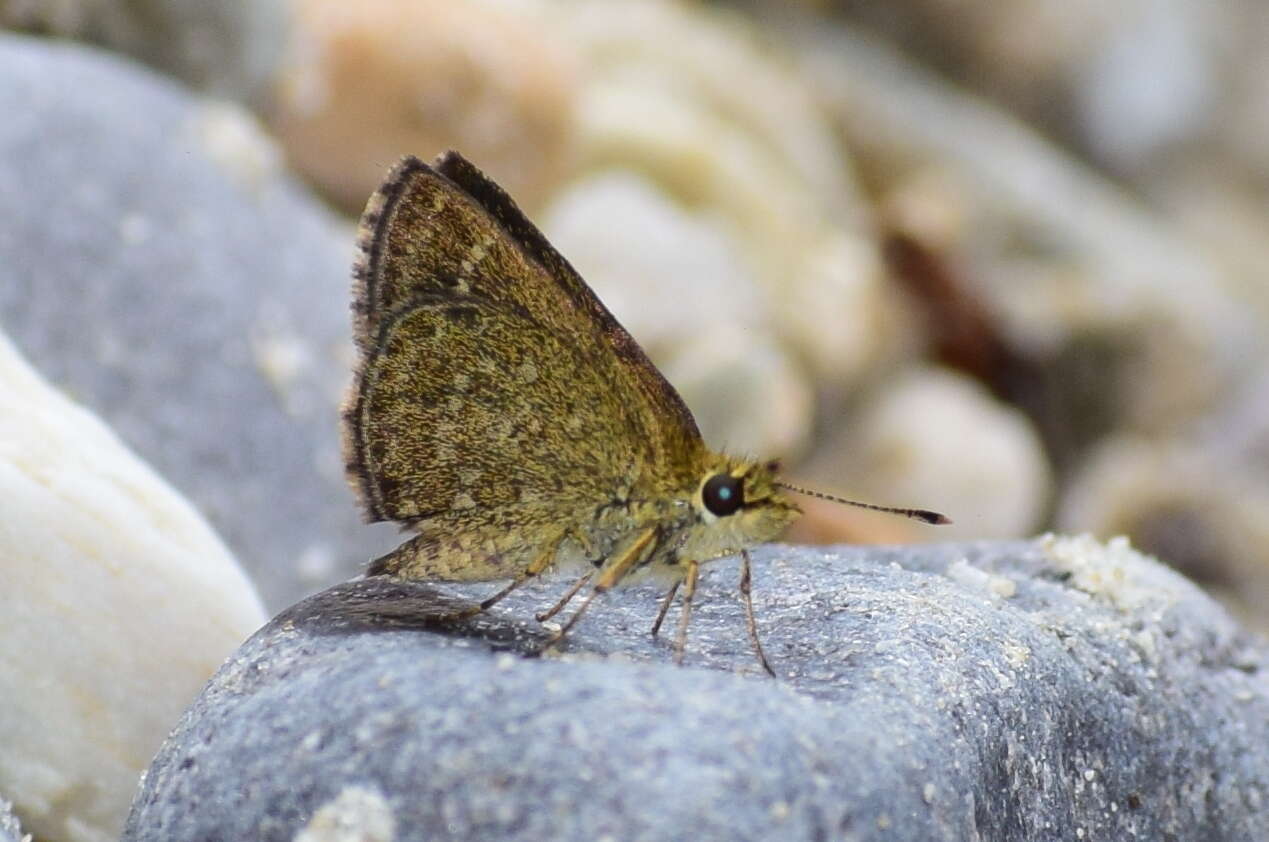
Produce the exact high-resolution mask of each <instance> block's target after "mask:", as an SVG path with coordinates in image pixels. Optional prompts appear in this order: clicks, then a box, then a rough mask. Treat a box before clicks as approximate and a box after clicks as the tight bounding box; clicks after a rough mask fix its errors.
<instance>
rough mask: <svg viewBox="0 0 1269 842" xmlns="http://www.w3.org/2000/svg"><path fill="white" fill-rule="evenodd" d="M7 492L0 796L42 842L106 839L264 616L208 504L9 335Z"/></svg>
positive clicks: (1, 561)
mask: <svg viewBox="0 0 1269 842" xmlns="http://www.w3.org/2000/svg"><path fill="white" fill-rule="evenodd" d="M0 499H3V500H4V516H3V518H0V571H3V572H2V573H0V576H2V579H0V617H3V618H4V622H3V623H0V745H3V746H4V750H3V751H2V752H0V792H3V793H5V795H6V796H8V797H9V798H11V799H13V802H14V805H15V811H16V813H17V814H18V815H19V816H20V817H21V819H22V821H23V824H24V825H25V826H26V827H27V829H29V830H30V831H32V832H33V833H35V834H36V835H38V836H39V838H41V839H50V840H52V839H57V840H65V842H107V841H108V840H113V839H115V838H116V837H117V835H118V832H119V830H120V828H121V827H122V824H123V819H124V816H125V814H126V812H127V809H128V805H129V803H130V802H131V799H132V795H133V790H134V788H135V786H136V782H137V779H138V777H139V775H140V774H141V773H142V772H143V771H144V770H145V768H146V766H147V765H148V764H149V761H150V758H151V756H152V755H153V753H154V752H155V751H156V750H157V748H158V746H159V743H160V742H161V741H162V739H163V737H164V736H165V735H166V734H167V732H168V730H169V729H170V728H171V727H172V725H173V724H174V723H175V722H176V720H177V718H178V717H179V715H180V713H181V711H182V710H183V709H184V707H185V706H186V705H187V704H188V703H189V702H190V701H191V700H192V699H193V697H194V696H195V694H196V693H197V692H198V689H199V687H200V686H201V685H202V683H203V682H204V681H206V680H207V678H208V677H210V676H211V674H212V672H213V671H214V670H215V669H216V667H217V666H218V665H219V664H220V662H221V660H222V659H223V658H224V657H226V656H227V655H228V654H229V653H230V652H232V651H233V649H234V648H235V647H236V646H237V645H238V644H239V643H240V642H241V641H242V640H243V639H244V638H245V637H247V636H248V635H249V634H250V633H251V632H252V631H254V630H255V629H256V628H257V627H258V626H259V625H260V624H261V623H262V622H263V620H264V612H263V609H262V608H261V605H260V601H259V599H258V598H257V597H256V594H255V592H254V590H253V589H252V586H251V584H250V583H249V582H248V581H247V580H246V578H245V577H244V575H243V573H242V571H241V570H240V569H239V567H238V566H237V564H236V563H235V561H234V559H233V558H232V557H231V556H230V554H229V552H228V550H226V549H225V547H224V545H223V544H222V543H221V542H220V540H219V539H218V538H217V537H216V535H215V534H214V533H213V532H212V531H211V529H210V528H209V527H208V526H207V524H206V523H205V522H204V521H203V519H202V518H201V517H200V516H199V515H198V513H197V512H195V511H194V509H193V508H192V507H191V506H190V505H189V504H188V503H187V502H186V501H185V500H184V499H183V498H181V497H180V495H179V494H177V493H176V492H175V491H174V490H173V489H172V488H171V487H169V486H168V485H167V484H166V483H165V482H164V481H163V480H162V479H161V478H159V477H158V476H156V475H155V474H154V473H153V472H152V471H151V470H150V469H149V468H147V467H146V466H145V465H144V464H142V463H141V462H140V461H139V460H138V459H137V458H136V457H135V456H134V455H133V454H132V453H131V452H130V451H128V450H127V448H125V447H124V445H123V444H121V443H120V442H119V440H118V439H117V438H115V436H114V434H113V433H111V432H110V431H109V430H108V429H107V428H106V427H105V426H104V425H103V424H102V423H101V422H100V421H98V420H97V419H96V418H95V417H94V416H93V415H91V414H90V413H88V412H86V411H85V410H83V409H81V408H79V407H78V406H76V405H75V404H73V403H72V402H70V401H69V400H67V399H66V398H65V397H64V396H62V395H61V394H60V393H58V392H57V391H55V390H54V389H52V388H50V387H49V386H48V385H47V384H46V383H45V382H44V381H43V380H42V379H41V378H40V377H39V376H38V375H37V374H36V373H35V372H34V371H33V370H32V369H31V368H30V367H29V366H28V365H27V364H26V362H25V361H23V360H22V358H21V357H20V356H19V355H18V353H17V351H16V350H15V349H14V348H13V346H12V345H10V344H9V342H8V340H7V339H5V338H4V337H2V336H0Z"/></svg>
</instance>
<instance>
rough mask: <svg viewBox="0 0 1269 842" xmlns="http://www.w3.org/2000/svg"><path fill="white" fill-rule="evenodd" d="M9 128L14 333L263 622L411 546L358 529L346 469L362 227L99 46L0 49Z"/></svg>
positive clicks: (8, 239) (157, 80) (0, 100)
mask: <svg viewBox="0 0 1269 842" xmlns="http://www.w3.org/2000/svg"><path fill="white" fill-rule="evenodd" d="M0 111H3V112H5V113H7V114H8V115H9V116H8V117H7V118H6V119H4V120H0V159H3V160H5V161H10V162H21V163H20V165H18V166H7V167H4V168H0V215H3V216H4V218H5V219H7V220H9V222H8V223H7V224H6V225H4V226H0V325H3V327H4V328H5V329H6V330H7V331H8V332H9V333H10V334H11V335H12V337H13V339H14V342H15V344H17V345H18V346H19V347H20V348H21V349H22V351H23V352H24V353H25V355H26V356H27V357H28V358H29V359H30V360H31V362H32V364H33V365H34V366H35V367H36V368H38V369H39V370H40V371H41V372H42V373H43V374H45V375H47V376H48V377H49V378H50V379H51V380H52V381H53V382H54V383H56V384H57V385H58V386H60V387H61V388H63V389H65V390H66V391H67V392H69V393H70V394H71V395H72V396H74V397H75V398H76V399H77V400H80V401H82V402H83V403H84V404H85V405H86V406H88V407H90V408H91V409H93V410H94V411H96V412H97V413H99V414H100V415H101V416H102V417H103V418H104V419H105V420H106V421H107V422H108V423H109V424H110V425H111V426H112V427H113V428H114V429H115V430H117V431H118V433H119V435H120V436H121V437H122V438H123V439H124V440H125V441H126V442H127V443H128V444H129V445H130V446H131V447H132V448H134V449H135V450H136V451H137V453H139V454H140V455H141V456H142V457H143V458H145V459H146V460H147V461H148V462H150V463H151V464H152V465H154V466H155V468H156V469H157V470H158V471H159V472H160V473H162V474H163V475H164V476H165V477H167V478H168V479H169V480H170V481H171V482H172V483H173V484H174V485H175V486H176V487H178V488H179V489H181V490H182V491H183V492H184V493H186V494H188V495H189V497H190V499H191V500H193V501H194V502H195V504H196V505H197V506H198V507H199V508H200V509H201V510H202V512H203V513H204V514H205V515H206V516H207V517H208V519H209V520H210V521H211V522H212V523H213V524H214V525H215V527H216V528H217V530H218V531H219V532H220V533H221V535H222V536H223V537H224V539H225V541H226V542H227V543H228V544H229V546H230V547H231V548H232V549H233V550H234V552H235V553H236V555H237V556H238V557H239V559H240V560H241V562H242V563H243V565H244V566H245V567H246V568H247V569H248V570H249V571H250V573H251V576H252V578H253V579H254V580H255V582H256V584H257V585H258V587H259V588H260V591H261V593H262V595H263V596H264V599H265V602H266V604H268V605H270V606H273V607H275V608H276V607H278V606H281V605H286V604H288V603H289V602H291V601H293V600H294V599H297V598H298V597H299V596H301V595H302V594H304V593H307V592H309V591H311V590H312V589H313V588H316V587H319V586H321V585H323V584H328V583H330V582H334V581H338V580H339V579H342V578H346V577H347V576H349V575H352V574H353V573H355V572H357V571H358V570H359V569H360V565H361V564H363V563H364V562H365V561H366V560H368V559H369V558H370V557H371V556H372V555H373V554H375V553H376V552H380V551H382V550H383V549H384V548H386V546H387V545H388V544H390V543H391V542H392V541H393V539H394V537H395V536H394V534H393V533H394V532H395V530H392V529H383V530H379V531H378V532H376V530H373V529H370V528H369V527H366V526H364V525H363V524H362V523H361V522H360V517H359V514H358V512H357V511H356V508H355V506H354V504H353V500H352V496H351V494H350V493H349V491H348V488H347V486H346V484H345V480H344V476H343V465H342V461H341V459H340V456H339V432H338V423H337V420H338V412H337V407H338V403H339V400H340V397H341V394H342V392H343V389H344V388H345V386H346V384H347V382H348V379H349V376H350V375H349V371H350V366H351V359H352V354H351V350H352V349H351V341H350V337H349V327H348V300H349V292H348V288H349V276H348V271H349V269H348V267H349V265H350V262H351V258H352V241H353V235H352V232H351V230H349V229H348V228H346V227H344V226H341V225H338V224H336V223H335V221H334V219H333V218H332V217H331V216H330V214H328V213H327V212H326V211H325V209H324V208H322V207H321V206H320V205H319V204H318V203H317V202H316V201H315V200H314V199H313V197H312V196H311V195H310V194H309V193H308V192H307V191H306V190H305V189H304V188H303V187H301V186H300V185H298V184H297V183H296V182H295V181H294V179H292V178H291V177H290V176H289V175H287V173H286V172H285V171H284V170H282V169H280V161H281V158H280V156H278V155H277V154H276V150H275V148H274V146H273V144H272V143H271V141H270V140H269V139H268V138H267V136H265V135H263V134H262V133H261V132H260V130H259V128H258V126H257V125H256V124H255V123H254V121H253V120H252V119H251V117H250V116H249V115H248V114H247V113H246V112H244V111H242V110H241V109H240V108H237V107H233V106H230V105H226V104H224V103H223V102H215V103H208V102H207V101H204V100H200V99H198V98H196V97H193V96H191V95H190V94H189V93H188V92H187V91H185V90H184V89H182V88H180V87H178V86H176V85H174V84H173V83H171V82H170V81H168V80H165V79H163V78H161V77H158V76H156V75H154V74H153V73H151V72H149V71H146V70H144V69H142V68H139V67H138V66H136V65H134V64H132V63H130V62H127V61H125V60H122V59H119V58H117V57H114V56H111V55H108V54H105V53H102V52H100V51H98V50H95V49H90V48H86V47H82V46H79V45H75V44H64V43H56V42H52V41H47V40H40V39H32V38H25V37H18V36H13V35H3V36H0ZM138 115H144V117H145V119H138Z"/></svg>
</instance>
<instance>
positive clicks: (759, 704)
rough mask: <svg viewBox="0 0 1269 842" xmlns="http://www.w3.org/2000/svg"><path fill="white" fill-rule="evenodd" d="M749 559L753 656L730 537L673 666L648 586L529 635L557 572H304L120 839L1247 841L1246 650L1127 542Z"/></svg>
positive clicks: (1254, 762)
mask: <svg viewBox="0 0 1269 842" xmlns="http://www.w3.org/2000/svg"><path fill="white" fill-rule="evenodd" d="M754 557H755V565H754V588H755V602H756V607H757V610H758V622H759V626H760V628H761V630H762V634H763V637H764V640H765V644H766V647H767V652H768V654H769V656H770V657H771V660H772V663H773V664H774V666H775V669H776V671H777V672H778V673H780V676H781V677H780V678H779V679H778V680H771V679H769V678H766V677H765V676H763V675H762V674H761V673H760V672H759V670H758V668H757V665H756V662H755V659H754V656H753V654H752V652H751V650H750V647H749V644H748V641H747V637H746V633H745V625H744V619H743V611H742V609H741V606H740V603H739V600H738V598H737V597H736V587H735V585H736V583H735V576H736V566H735V562H734V560H724V561H719V562H716V563H714V564H711V565H709V566H708V567H707V568H706V572H705V574H704V575H703V576H702V583H701V588H700V590H699V592H698V605H697V608H696V613H695V614H694V618H693V620H694V621H693V623H692V627H691V633H690V636H689V640H688V651H687V658H686V665H685V666H684V667H683V668H676V667H675V666H673V664H672V659H671V644H670V641H669V640H667V639H666V636H664V635H663V636H662V638H661V639H652V638H650V637H649V635H648V634H647V629H648V626H649V624H650V622H651V619H652V616H653V615H654V613H655V611H656V606H657V599H658V596H659V594H658V592H657V591H656V590H654V589H649V588H646V587H631V588H624V589H620V590H617V591H614V592H611V593H610V594H608V595H607V598H606V599H605V600H604V601H603V602H600V603H597V604H596V605H594V606H592V608H591V611H590V613H588V614H587V615H586V618H585V619H584V620H583V621H582V622H581V623H580V624H579V626H578V627H577V628H576V629H575V630H574V631H573V633H572V634H571V635H570V636H569V637H568V638H566V640H565V642H564V643H563V644H561V646H560V647H559V651H558V652H550V653H547V654H546V655H545V656H543V657H540V658H525V657H521V656H522V655H523V654H525V653H528V652H532V651H534V650H535V649H536V648H537V647H539V646H540V645H541V642H542V640H543V639H544V637H545V635H546V632H545V631H543V630H542V628H541V627H540V626H538V625H537V624H536V623H535V622H533V620H532V616H533V612H534V610H535V609H539V608H542V607H544V606H546V605H549V604H551V602H553V601H554V598H555V597H556V596H557V595H558V593H559V592H560V591H561V590H562V588H563V586H564V584H565V583H564V582H563V581H561V580H552V581H547V582H542V583H534V584H531V585H529V586H527V587H525V588H524V589H523V590H522V591H521V592H517V593H516V594H513V596H512V597H510V598H509V599H508V600H506V601H505V602H504V603H502V604H500V605H499V606H497V607H496V608H495V609H493V610H492V611H491V612H490V613H488V614H485V615H479V616H476V617H474V618H471V619H469V620H466V621H453V620H449V621H447V620H445V619H444V615H445V614H446V613H449V612H452V611H454V610H455V608H456V607H458V606H459V605H461V604H463V603H462V602H461V599H465V598H474V597H479V596H482V595H484V594H487V593H488V592H489V591H490V590H491V587H490V586H489V585H484V586H481V587H475V586H469V587H462V588H458V587H454V586H445V587H443V588H442V587H439V586H435V585H429V584H421V583H405V582H397V581H394V580H390V579H365V580H358V581H353V582H349V583H346V584H343V585H338V586H336V587H334V588H332V589H330V590H328V591H326V592H324V593H322V594H319V595H317V596H314V597H311V598H310V599H308V600H306V601H304V602H302V603H300V604H299V605H296V606H295V607H293V608H291V609H289V610H288V611H286V612H284V613H283V614H281V615H280V616H278V617H277V618H276V619H274V620H273V621H272V622H271V623H270V624H269V625H268V626H267V627H265V628H264V629H263V630H261V631H260V632H259V633H258V634H257V635H256V636H255V637H253V638H252V639H251V640H250V641H248V642H247V643H246V644H245V645H244V646H243V647H242V649H241V650H240V651H239V652H238V653H237V654H236V655H235V656H234V657H232V658H231V659H230V660H229V661H228V662H227V663H226V664H225V666H224V667H223V668H222V669H221V671H220V672H219V673H218V674H217V676H216V677H215V678H214V679H213V680H212V681H211V682H210V684H209V685H208V687H207V688H206V690H205V691H204V693H203V695H202V696H201V698H199V699H198V700H197V701H196V702H195V704H194V705H193V706H192V707H191V708H190V710H189V711H188V712H187V713H186V715H185V717H184V718H183V719H182V721H181V722H180V724H179V725H178V726H177V728H176V729H175V731H174V732H173V734H172V736H171V737H170V739H169V740H168V742H167V743H166V744H165V745H164V747H163V748H162V750H161V751H160V752H159V754H158V756H157V757H156V759H155V761H154V763H153V765H152V766H151V768H150V771H149V772H148V773H147V776H146V777H145V779H144V782H143V785H142V789H141V791H140V793H139V794H138V796H137V799H136V801H135V802H134V804H133V809H132V813H131V815H130V817H129V820H128V824H127V827H126V830H125V832H124V836H123V839H124V840H125V842H142V840H155V842H158V840H164V841H166V840H171V839H182V840H212V839H260V840H292V839H297V840H308V842H312V840H318V839H333V838H353V837H352V836H338V835H335V829H342V831H343V832H345V833H361V834H362V835H360V836H356V837H355V838H359V839H374V840H388V839H396V840H424V839H427V840H438V839H464V840H467V839H525V840H529V839H532V840H540V839H577V840H582V839H585V840H594V839H603V838H609V839H622V840H630V839H685V838H692V839H706V840H712V839H719V840H747V839H754V840H757V839H762V840H770V839H852V840H865V839H886V840H975V839H979V840H1005V841H1006V842H1007V841H1008V840H1027V842H1034V841H1035V840H1059V839H1060V840H1071V839H1080V838H1083V839H1130V838H1139V839H1150V840H1164V839H1175V840H1180V839H1184V840H1254V839H1266V838H1269V810H1266V809H1265V805H1266V803H1267V799H1269V749H1267V748H1266V747H1267V746H1269V681H1267V680H1266V672H1265V669H1264V668H1265V666H1266V659H1267V654H1266V650H1265V649H1264V648H1263V646H1261V645H1260V644H1259V643H1257V642H1255V641H1253V640H1251V639H1249V638H1248V637H1246V636H1245V635H1244V633H1243V632H1241V631H1240V630H1239V628H1238V627H1237V626H1236V625H1235V624H1234V623H1233V622H1232V621H1231V620H1230V619H1229V618H1228V616H1227V615H1226V614H1225V613H1224V612H1223V611H1222V609H1221V608H1220V607H1219V606H1217V605H1216V604H1215V603H1214V602H1212V601H1211V600H1210V599H1209V598H1207V597H1206V596H1205V595H1203V594H1202V593H1201V592H1200V591H1199V590H1198V589H1197V588H1195V587H1194V586H1193V585H1191V584H1190V583H1189V582H1187V581H1186V580H1184V579H1183V578H1182V577H1180V576H1179V575H1177V574H1175V573H1173V572H1171V571H1169V570H1168V569H1167V568H1165V567H1164V566H1162V565H1160V564H1158V563H1156V562H1154V561H1153V560H1150V559H1147V558H1145V557H1142V556H1140V555H1138V554H1136V553H1135V552H1133V551H1132V550H1131V549H1130V548H1128V547H1127V546H1126V544H1124V543H1122V542H1112V543H1111V544H1110V545H1109V546H1108V547H1103V546H1101V545H1099V544H1097V543H1096V542H1094V541H1092V540H1091V539H1065V538H1063V539H1040V540H1037V541H1033V542H1016V543H980V544H963V545H954V544H949V545H939V546H924V547H909V548H897V549H881V548H837V549H827V550H811V549H798V548H792V547H778V546H777V547H764V548H761V549H760V550H758V551H757V552H756V553H755V554H754ZM675 616H676V615H675V613H673V612H672V613H671V615H670V619H669V623H668V627H669V628H671V629H672V628H673V626H674V623H675ZM669 637H670V638H672V637H673V635H672V634H670V635H669Z"/></svg>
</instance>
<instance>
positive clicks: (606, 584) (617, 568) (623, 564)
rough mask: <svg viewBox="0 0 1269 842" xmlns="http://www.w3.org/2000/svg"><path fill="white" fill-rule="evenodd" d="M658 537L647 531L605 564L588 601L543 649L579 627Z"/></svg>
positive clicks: (651, 530) (588, 595)
mask: <svg viewBox="0 0 1269 842" xmlns="http://www.w3.org/2000/svg"><path fill="white" fill-rule="evenodd" d="M656 536H657V532H656V530H655V529H645V530H644V531H643V532H642V533H640V534H639V537H637V538H636V539H635V540H633V541H631V542H630V544H629V546H627V547H626V548H625V549H624V550H622V551H621V554H620V555H618V556H616V557H614V558H613V559H612V560H611V561H609V562H608V563H607V564H605V565H604V566H603V568H601V569H600V571H599V576H598V578H597V579H596V580H595V585H594V587H592V588H591V589H590V593H588V594H587V595H586V599H585V600H583V601H582V604H581V606H580V607H578V609H577V610H576V611H574V612H573V616H571V617H569V618H568V622H566V623H565V624H564V625H563V626H562V627H561V628H560V630H559V631H557V632H556V633H555V634H553V635H551V638H550V639H549V640H548V641H547V642H546V645H545V646H543V647H542V649H543V650H546V649H550V648H551V647H552V646H554V645H555V644H557V643H559V642H560V640H562V639H563V637H564V635H566V634H568V631H569V629H571V628H573V626H575V625H577V621H578V620H580V619H581V618H582V615H583V614H585V613H586V609H587V608H589V607H590V604H591V603H592V602H594V601H595V598H596V597H598V596H599V595H601V594H603V593H606V592H607V591H609V590H611V589H612V587H613V585H615V584H617V583H618V582H620V581H621V580H622V579H624V578H625V576H626V574H627V573H629V572H630V571H631V570H633V569H634V567H635V565H637V564H638V563H639V561H640V559H642V558H643V557H644V556H645V555H646V554H647V553H648V551H649V550H650V549H651V548H652V544H653V541H654V540H655V539H656Z"/></svg>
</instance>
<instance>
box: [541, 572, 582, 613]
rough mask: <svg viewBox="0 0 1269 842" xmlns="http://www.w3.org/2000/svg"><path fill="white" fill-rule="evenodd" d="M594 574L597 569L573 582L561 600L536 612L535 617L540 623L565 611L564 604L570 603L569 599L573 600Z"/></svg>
mask: <svg viewBox="0 0 1269 842" xmlns="http://www.w3.org/2000/svg"><path fill="white" fill-rule="evenodd" d="M593 575H595V571H593V570H592V571H590V572H589V573H587V574H586V575H585V576H583V577H582V578H580V579H578V580H577V581H576V582H574V583H573V584H572V586H570V587H569V589H568V590H567V591H565V592H564V595H563V596H562V597H560V601H559V602H557V603H555V604H554V605H552V606H551V607H550V608H548V609H547V610H545V611H542V612H541V613H538V614H534V615H533V619H535V620H537V621H538V622H539V623H545V622H546V621H547V620H549V619H551V618H552V617H554V616H555V615H556V614H558V613H560V612H561V611H563V610H564V606H565V605H568V603H569V601H570V600H572V598H573V597H575V596H577V592H578V591H580V590H581V589H582V588H583V587H584V586H585V585H586V583H587V582H589V581H590V577H591V576H593Z"/></svg>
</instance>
